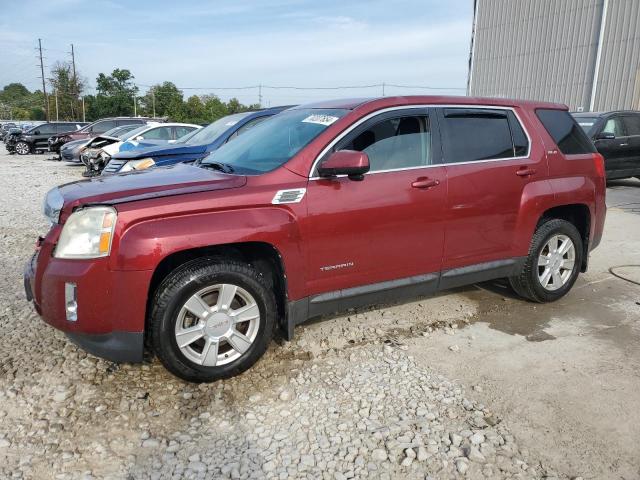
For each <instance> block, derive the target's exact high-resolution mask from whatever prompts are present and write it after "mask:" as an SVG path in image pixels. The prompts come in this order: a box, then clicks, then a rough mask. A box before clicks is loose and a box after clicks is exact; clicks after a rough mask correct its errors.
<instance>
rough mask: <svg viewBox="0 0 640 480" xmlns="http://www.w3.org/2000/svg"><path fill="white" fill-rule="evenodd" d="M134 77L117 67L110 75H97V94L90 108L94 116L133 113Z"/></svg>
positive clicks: (136, 91) (135, 88) (135, 87)
mask: <svg viewBox="0 0 640 480" xmlns="http://www.w3.org/2000/svg"><path fill="white" fill-rule="evenodd" d="M134 78H135V77H134V76H133V74H132V73H131V72H130V71H129V70H127V69H119V68H116V69H115V70H114V71H113V72H111V75H105V74H104V73H101V74H99V75H98V78H96V89H97V90H98V94H97V95H96V98H95V103H94V106H93V110H92V113H93V114H94V115H95V116H96V118H101V117H116V116H129V115H133V113H134V99H135V98H136V96H137V95H138V87H137V86H136V85H135V84H134V83H133V79H134Z"/></svg>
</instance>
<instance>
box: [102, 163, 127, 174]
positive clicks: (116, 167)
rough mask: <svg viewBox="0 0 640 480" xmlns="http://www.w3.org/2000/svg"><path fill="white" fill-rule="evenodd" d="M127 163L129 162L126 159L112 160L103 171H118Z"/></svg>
mask: <svg viewBox="0 0 640 480" xmlns="http://www.w3.org/2000/svg"><path fill="white" fill-rule="evenodd" d="M125 163H127V162H125V161H124V160H110V161H109V163H107V166H106V167H104V170H103V173H118V172H119V171H120V169H121V168H122V166H123V165H124V164H125Z"/></svg>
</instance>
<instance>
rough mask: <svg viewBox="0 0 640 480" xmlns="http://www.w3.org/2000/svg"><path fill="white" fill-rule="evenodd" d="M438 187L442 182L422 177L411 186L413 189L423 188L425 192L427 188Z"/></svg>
mask: <svg viewBox="0 0 640 480" xmlns="http://www.w3.org/2000/svg"><path fill="white" fill-rule="evenodd" d="M438 185H440V180H435V179H433V178H426V177H420V178H418V179H417V180H416V181H415V182H413V183H412V184H411V186H412V187H413V188H422V189H425V190H426V189H427V188H433V187H437V186H438Z"/></svg>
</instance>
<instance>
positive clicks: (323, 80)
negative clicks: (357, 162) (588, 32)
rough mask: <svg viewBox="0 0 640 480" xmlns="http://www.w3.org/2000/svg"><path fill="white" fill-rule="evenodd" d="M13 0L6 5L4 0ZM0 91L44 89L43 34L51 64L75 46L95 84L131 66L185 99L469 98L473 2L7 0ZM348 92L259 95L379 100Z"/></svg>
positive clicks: (0, 2) (0, 38)
mask: <svg viewBox="0 0 640 480" xmlns="http://www.w3.org/2000/svg"><path fill="white" fill-rule="evenodd" d="M6 2H10V7H8V6H7V5H6ZM0 8H1V11H2V12H3V14H2V15H1V16H0V87H1V86H3V85H4V84H6V83H9V82H11V81H20V82H23V83H25V84H26V85H27V86H28V87H29V88H30V89H34V88H37V87H38V85H39V83H38V82H39V80H38V78H37V76H38V75H39V68H37V67H36V65H37V63H38V61H37V59H36V50H35V47H36V46H37V39H38V38H42V42H43V47H44V49H45V57H46V60H45V63H46V64H48V65H53V63H54V62H55V61H56V60H65V59H68V58H69V56H68V54H67V52H68V51H69V50H70V46H69V44H71V43H73V44H74V48H75V51H76V62H77V66H78V68H79V70H80V72H81V73H82V75H83V77H85V78H86V79H87V80H88V83H89V85H90V86H95V78H96V76H97V74H98V73H100V72H105V73H108V72H111V71H112V70H113V68H116V67H120V68H128V69H129V70H131V71H132V72H133V74H134V75H135V77H136V80H135V81H136V83H138V84H139V85H140V89H141V92H144V91H145V90H146V87H145V86H144V85H151V84H154V83H158V82H161V81H164V80H169V81H173V82H174V83H175V84H176V85H178V86H179V87H198V88H200V87H204V89H202V90H185V95H186V96H188V95H190V94H193V93H196V94H202V93H215V94H217V95H219V96H220V97H221V98H224V99H227V98H229V97H231V96H236V97H237V98H239V99H240V100H241V101H243V102H245V103H252V102H257V100H258V96H257V95H258V92H257V90H255V89H252V90H237V91H230V90H212V87H226V86H233V87H236V86H245V85H247V86H250V85H258V84H262V85H275V86H300V87H316V86H327V87H329V86H342V85H369V84H379V83H382V82H386V83H388V84H402V85H422V86H433V87H446V88H450V89H451V90H448V91H433V92H429V91H428V90H420V89H400V88H395V87H387V88H386V92H385V93H386V94H387V95H389V94H403V93H404V94H410V93H451V94H455V93H457V94H462V93H464V91H463V90H455V89H460V88H464V87H465V85H466V79H467V62H468V55H469V41H470V36H471V23H472V18H473V11H472V0H449V1H446V2H445V1H438V0H401V1H389V0H385V1H378V0H370V1H346V0H341V1H338V0H327V1H318V0H316V1H313V0H264V1H249V0H235V1H216V2H213V1H211V2H205V1H200V2H196V1H188V0H178V1H176V0H172V1H166V0H156V1H146V0H145V1H135V2H133V1H131V2H125V1H119V0H94V1H82V0H47V1H35V0H20V1H13V0H0ZM380 94H381V89H380V88H373V89H355V90H342V91H305V90H287V89H284V90H273V89H267V88H265V89H264V90H263V104H265V105H268V104H271V105H276V104H286V103H300V102H304V101H313V100H318V99H323V98H334V97H346V96H372V95H380Z"/></svg>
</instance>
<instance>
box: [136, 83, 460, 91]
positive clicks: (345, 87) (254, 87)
mask: <svg viewBox="0 0 640 480" xmlns="http://www.w3.org/2000/svg"><path fill="white" fill-rule="evenodd" d="M136 85H137V86H139V87H146V88H152V87H155V86H156V85H145V84H142V83H137V84H136ZM385 86H386V87H396V88H410V89H424V90H466V89H465V88H463V87H433V86H429V85H400V84H395V83H385V82H383V83H374V84H368V85H340V86H332V87H327V86H319V87H302V86H296V85H245V86H240V87H228V86H227V87H176V88H178V89H179V90H260V89H271V90H355V89H366V88H381V87H385Z"/></svg>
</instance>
